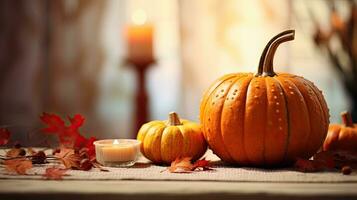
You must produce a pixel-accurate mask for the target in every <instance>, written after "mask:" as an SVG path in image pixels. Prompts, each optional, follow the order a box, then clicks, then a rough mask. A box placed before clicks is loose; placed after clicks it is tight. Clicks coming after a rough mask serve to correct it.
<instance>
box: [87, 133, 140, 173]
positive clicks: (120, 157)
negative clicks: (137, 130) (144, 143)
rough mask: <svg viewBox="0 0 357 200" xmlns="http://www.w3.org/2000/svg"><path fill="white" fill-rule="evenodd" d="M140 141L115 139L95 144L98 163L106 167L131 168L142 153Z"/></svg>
mask: <svg viewBox="0 0 357 200" xmlns="http://www.w3.org/2000/svg"><path fill="white" fill-rule="evenodd" d="M140 144H141V142H140V141H138V140H131V139H115V140H100V141H96V142H94V145H95V148H96V158H97V161H98V162H99V163H100V164H102V165H104V166H117V167H120V166H130V165H133V164H134V163H135V161H136V160H137V158H138V156H139V153H140Z"/></svg>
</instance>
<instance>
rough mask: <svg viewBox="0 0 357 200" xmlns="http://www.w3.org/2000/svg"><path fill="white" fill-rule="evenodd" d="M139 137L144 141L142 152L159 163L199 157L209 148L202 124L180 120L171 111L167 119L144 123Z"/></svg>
mask: <svg viewBox="0 0 357 200" xmlns="http://www.w3.org/2000/svg"><path fill="white" fill-rule="evenodd" d="M137 139H138V140H140V141H141V142H142V144H141V152H142V154H143V155H144V156H145V157H146V158H148V159H149V160H151V161H152V162H154V163H157V164H170V163H171V162H172V161H174V160H175V159H176V158H179V157H191V158H192V159H193V160H197V159H199V158H200V157H201V156H203V154H204V153H205V152H206V150H207V143H206V141H205V139H204V137H203V134H202V131H201V125H199V124H196V123H193V122H191V121H188V120H180V118H179V117H178V115H177V113H175V112H171V113H170V114H169V119H168V120H167V121H151V122H148V123H146V124H144V125H143V126H142V127H141V128H140V130H139V132H138V136H137Z"/></svg>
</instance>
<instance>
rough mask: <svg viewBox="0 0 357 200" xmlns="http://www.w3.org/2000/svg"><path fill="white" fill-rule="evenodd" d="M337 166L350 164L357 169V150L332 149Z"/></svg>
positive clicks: (331, 152)
mask: <svg viewBox="0 0 357 200" xmlns="http://www.w3.org/2000/svg"><path fill="white" fill-rule="evenodd" d="M330 154H331V155H332V157H333V159H334V162H335V163H336V167H338V168H341V167H343V166H345V165H349V166H350V167H351V168H354V169H357V152H354V151H330Z"/></svg>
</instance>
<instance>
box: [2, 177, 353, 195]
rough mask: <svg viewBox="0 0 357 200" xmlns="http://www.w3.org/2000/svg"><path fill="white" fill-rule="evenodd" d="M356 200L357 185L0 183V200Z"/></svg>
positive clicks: (91, 182) (171, 182) (20, 181)
mask: <svg viewBox="0 0 357 200" xmlns="http://www.w3.org/2000/svg"><path fill="white" fill-rule="evenodd" d="M183 198H184V199H185V200H189V199H195V200H197V199H274V200H277V199H289V200H293V199H324V200H326V199H357V183H263V182H214V181H134V180H133V181H130V180H125V181H124V180H121V181H108V180H106V181H92V180H91V181H84V180H80V181H79V180H63V181H46V180H13V179H1V180H0V199H2V200H3V199H4V200H5V199H22V200H23V199H37V200H40V199H51V200H57V199H58V200H59V199H61V200H63V199H90V200H92V199H95V200H106V199H156V200H160V199H183Z"/></svg>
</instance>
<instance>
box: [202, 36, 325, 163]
mask: <svg viewBox="0 0 357 200" xmlns="http://www.w3.org/2000/svg"><path fill="white" fill-rule="evenodd" d="M294 35H295V31H294V30H289V31H285V32H282V33H280V34H278V35H277V36H275V37H274V38H272V39H271V40H270V41H269V43H268V44H267V46H266V47H265V49H264V51H263V53H262V56H261V58H260V62H259V66H258V72H257V73H256V74H253V73H234V74H228V75H225V76H223V77H221V78H220V79H218V80H217V81H215V82H214V83H213V84H212V85H211V86H210V87H209V88H208V90H207V91H206V92H205V94H204V96H203V98H202V101H201V108H200V121H201V124H202V127H203V133H204V137H205V138H206V141H207V143H208V145H209V146H210V148H211V149H212V150H213V151H214V153H215V154H217V155H218V156H219V157H220V158H221V159H222V160H224V161H226V162H229V163H237V164H240V165H252V166H264V167H265V166H281V165H285V164H290V163H292V162H293V161H294V160H295V159H296V158H297V157H299V158H309V157H311V156H312V155H313V154H314V153H315V152H316V151H317V150H318V149H319V148H320V147H321V146H322V143H323V141H324V139H325V137H326V134H327V129H328V124H329V114H328V112H329V111H328V108H327V105H326V102H325V100H324V97H323V95H322V92H321V91H319V90H318V88H317V87H316V86H315V85H314V84H313V83H312V82H310V81H308V80H306V79H304V78H303V77H300V76H296V75H292V74H287V73H275V72H274V70H273V58H274V54H275V52H276V50H277V48H278V46H279V45H280V44H281V43H283V42H287V41H290V40H293V39H294Z"/></svg>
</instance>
